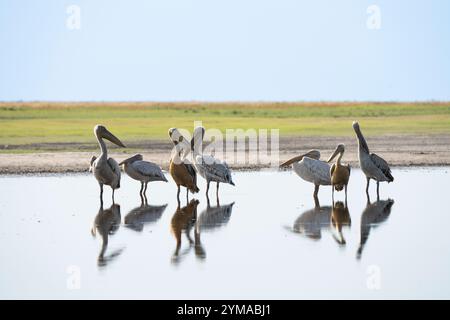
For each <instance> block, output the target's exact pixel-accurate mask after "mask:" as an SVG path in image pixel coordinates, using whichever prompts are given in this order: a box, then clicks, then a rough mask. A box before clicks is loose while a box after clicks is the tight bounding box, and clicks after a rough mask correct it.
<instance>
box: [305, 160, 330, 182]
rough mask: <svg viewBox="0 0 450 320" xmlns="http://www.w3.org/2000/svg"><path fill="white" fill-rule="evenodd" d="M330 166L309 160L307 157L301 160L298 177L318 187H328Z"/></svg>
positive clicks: (319, 161) (322, 162) (323, 162)
mask: <svg viewBox="0 0 450 320" xmlns="http://www.w3.org/2000/svg"><path fill="white" fill-rule="evenodd" d="M330 171H331V170H330V165H329V164H328V163H327V162H325V161H321V160H316V159H311V158H309V157H305V158H303V160H302V162H301V166H300V170H299V171H298V172H297V173H299V175H300V177H301V178H303V179H304V180H306V181H309V182H312V183H314V184H319V185H330V184H331V176H330Z"/></svg>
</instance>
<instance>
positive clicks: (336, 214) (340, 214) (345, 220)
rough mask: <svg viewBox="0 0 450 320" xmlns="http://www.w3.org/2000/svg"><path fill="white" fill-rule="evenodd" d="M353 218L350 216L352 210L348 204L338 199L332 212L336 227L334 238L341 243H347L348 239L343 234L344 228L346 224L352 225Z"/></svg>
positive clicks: (332, 219) (332, 223)
mask: <svg viewBox="0 0 450 320" xmlns="http://www.w3.org/2000/svg"><path fill="white" fill-rule="evenodd" d="M351 224H352V220H351V218H350V212H349V211H348V206H347V204H346V203H345V204H344V202H342V201H336V202H335V203H334V204H333V209H332V212H331V225H332V226H333V227H334V232H333V233H332V234H333V238H334V239H335V240H336V242H337V243H338V244H340V245H345V244H346V241H345V238H344V235H343V234H342V228H343V227H345V226H348V227H350V226H351Z"/></svg>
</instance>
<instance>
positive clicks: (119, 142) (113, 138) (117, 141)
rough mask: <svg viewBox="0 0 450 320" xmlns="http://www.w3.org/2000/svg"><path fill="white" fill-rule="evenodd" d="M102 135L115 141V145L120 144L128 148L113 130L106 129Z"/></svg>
mask: <svg viewBox="0 0 450 320" xmlns="http://www.w3.org/2000/svg"><path fill="white" fill-rule="evenodd" d="M102 137H103V138H105V139H106V140H109V141H111V142H112V143H114V144H115V145H118V146H119V147H122V148H126V146H125V145H124V144H123V143H122V141H120V140H119V138H117V137H116V136H115V135H113V134H112V133H111V132H109V131H108V130H106V131H105V132H104V133H103V134H102Z"/></svg>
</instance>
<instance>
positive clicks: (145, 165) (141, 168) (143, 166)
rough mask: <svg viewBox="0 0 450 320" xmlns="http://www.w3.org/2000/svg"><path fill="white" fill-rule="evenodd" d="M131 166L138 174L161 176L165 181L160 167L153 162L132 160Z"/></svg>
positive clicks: (153, 176)
mask: <svg viewBox="0 0 450 320" xmlns="http://www.w3.org/2000/svg"><path fill="white" fill-rule="evenodd" d="M131 165H132V166H133V168H134V169H135V170H136V171H137V172H139V173H140V174H142V175H144V176H148V177H152V178H161V179H163V180H165V181H167V179H166V177H165V176H164V174H163V172H162V170H161V168H160V167H159V166H158V165H157V164H155V163H153V162H148V161H140V160H139V161H134V162H133V163H132V164H131Z"/></svg>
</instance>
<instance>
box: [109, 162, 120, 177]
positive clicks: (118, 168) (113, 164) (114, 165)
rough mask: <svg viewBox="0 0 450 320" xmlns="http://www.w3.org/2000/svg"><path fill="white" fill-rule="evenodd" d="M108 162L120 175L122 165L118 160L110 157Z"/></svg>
mask: <svg viewBox="0 0 450 320" xmlns="http://www.w3.org/2000/svg"><path fill="white" fill-rule="evenodd" d="M107 162H108V165H109V166H110V168H111V170H112V171H113V172H114V173H115V174H118V175H119V176H120V167H119V164H118V163H117V161H116V160H114V159H113V158H109V159H108V161H107Z"/></svg>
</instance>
